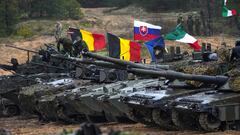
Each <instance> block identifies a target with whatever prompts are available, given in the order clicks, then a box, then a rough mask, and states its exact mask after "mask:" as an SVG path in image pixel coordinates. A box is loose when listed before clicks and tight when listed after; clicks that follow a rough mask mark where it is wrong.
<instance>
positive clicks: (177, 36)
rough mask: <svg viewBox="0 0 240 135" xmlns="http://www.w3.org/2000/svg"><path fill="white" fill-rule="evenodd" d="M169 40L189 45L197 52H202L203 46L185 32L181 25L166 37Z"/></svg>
mask: <svg viewBox="0 0 240 135" xmlns="http://www.w3.org/2000/svg"><path fill="white" fill-rule="evenodd" d="M165 39H167V40H175V41H177V42H181V43H187V44H189V45H190V46H191V47H192V48H193V49H194V50H195V51H200V50H201V46H200V45H199V44H198V40H197V39H195V38H194V37H193V36H191V35H189V34H188V33H186V32H185V31H184V30H183V27H182V26H181V25H178V26H177V27H176V28H175V29H174V30H173V31H172V32H170V33H168V34H167V35H166V36H165Z"/></svg>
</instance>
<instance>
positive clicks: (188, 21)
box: [187, 15, 194, 35]
mask: <svg viewBox="0 0 240 135" xmlns="http://www.w3.org/2000/svg"><path fill="white" fill-rule="evenodd" d="M193 25H194V22H193V19H192V16H191V15H189V16H188V20H187V27H188V32H189V34H190V35H192V34H193Z"/></svg>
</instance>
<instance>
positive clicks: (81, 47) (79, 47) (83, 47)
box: [73, 36, 89, 57]
mask: <svg viewBox="0 0 240 135" xmlns="http://www.w3.org/2000/svg"><path fill="white" fill-rule="evenodd" d="M73 48H74V51H73V55H74V56H75V57H78V56H79V55H80V54H81V52H82V51H89V49H88V46H87V44H86V42H85V41H84V40H82V38H81V37H80V36H78V37H77V39H76V40H75V41H74V43H73Z"/></svg>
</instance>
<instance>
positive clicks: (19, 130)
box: [0, 117, 240, 135]
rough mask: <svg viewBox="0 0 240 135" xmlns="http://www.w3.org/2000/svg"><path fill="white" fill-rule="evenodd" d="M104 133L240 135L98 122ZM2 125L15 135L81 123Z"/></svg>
mask: <svg viewBox="0 0 240 135" xmlns="http://www.w3.org/2000/svg"><path fill="white" fill-rule="evenodd" d="M97 125H98V126H100V128H101V130H102V132H103V133H108V132H110V130H114V131H130V132H134V133H139V134H148V135H192V134H194V135H239V134H240V132H238V131H225V132H215V133H204V132H199V131H164V130H162V129H158V128H152V127H145V126H144V125H142V124H119V123H103V124H97ZM0 127H1V128H6V129H8V130H10V131H11V132H12V133H13V134H14V135H53V134H58V133H60V132H62V131H63V129H66V130H67V131H75V130H76V129H78V128H79V125H76V124H75V125H64V124H61V123H54V122H52V123H40V122H38V119H37V118H27V119H26V118H23V117H12V118H0Z"/></svg>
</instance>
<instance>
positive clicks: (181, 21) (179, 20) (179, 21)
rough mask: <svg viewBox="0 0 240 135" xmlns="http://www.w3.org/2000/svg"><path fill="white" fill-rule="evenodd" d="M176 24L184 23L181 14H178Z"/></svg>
mask: <svg viewBox="0 0 240 135" xmlns="http://www.w3.org/2000/svg"><path fill="white" fill-rule="evenodd" d="M178 24H182V25H183V24H184V19H183V17H182V14H180V15H179V16H178V19H177V25H178Z"/></svg>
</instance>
